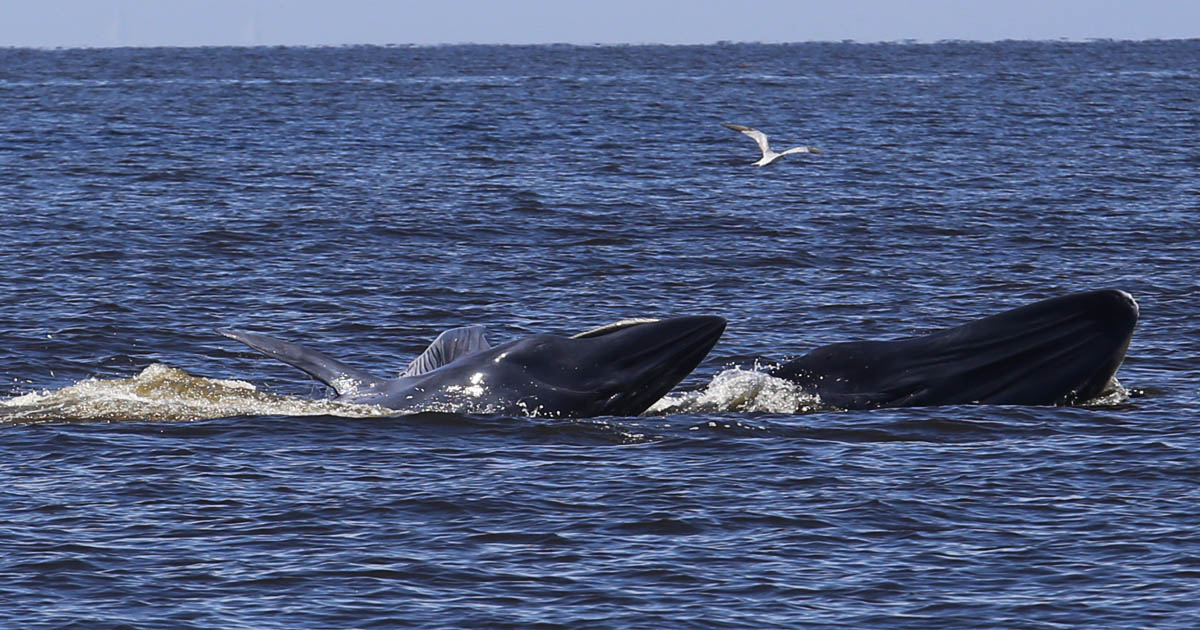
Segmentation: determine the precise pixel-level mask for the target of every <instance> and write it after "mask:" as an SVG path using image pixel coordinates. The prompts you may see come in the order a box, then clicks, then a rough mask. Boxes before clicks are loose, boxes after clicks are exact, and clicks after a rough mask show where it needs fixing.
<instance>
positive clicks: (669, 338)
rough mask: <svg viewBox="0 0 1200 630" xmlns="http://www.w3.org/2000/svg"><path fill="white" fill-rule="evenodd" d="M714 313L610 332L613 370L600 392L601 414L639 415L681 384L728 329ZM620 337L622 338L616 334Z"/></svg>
mask: <svg viewBox="0 0 1200 630" xmlns="http://www.w3.org/2000/svg"><path fill="white" fill-rule="evenodd" d="M725 326H726V322H725V320H724V319H723V318H721V317H717V316H714V315H693V316H688V317H676V318H672V319H666V320H661V321H656V322H646V323H639V324H636V325H633V326H629V327H626V328H624V329H622V330H619V331H617V332H614V333H611V334H610V335H608V337H609V339H606V340H605V341H606V342H607V343H608V344H609V346H610V348H611V350H610V354H611V355H612V356H611V357H610V360H611V366H610V368H609V369H610V373H609V374H608V375H606V379H605V380H606V381H607V383H606V384H605V386H604V387H602V388H600V389H602V390H608V391H612V392H613V393H612V394H611V395H609V396H608V397H606V398H605V399H604V400H603V401H601V403H600V406H601V409H600V410H599V412H600V414H602V415H613V416H636V415H638V414H640V413H642V412H643V411H645V410H646V409H648V408H650V406H651V405H653V404H654V403H656V402H658V400H659V399H660V398H662V397H663V396H664V395H666V394H667V392H669V391H671V389H672V388H674V387H675V386H676V385H678V384H679V382H680V381H682V380H683V379H684V378H686V377H687V375H688V374H691V373H692V370H695V369H696V366H698V365H699V364H700V362H701V361H703V360H704V358H705V357H706V356H708V353H709V351H710V350H712V348H713V346H714V345H716V343H717V340H719V339H720V338H721V335H722V334H723V333H724V332H725ZM618 337H619V338H618Z"/></svg>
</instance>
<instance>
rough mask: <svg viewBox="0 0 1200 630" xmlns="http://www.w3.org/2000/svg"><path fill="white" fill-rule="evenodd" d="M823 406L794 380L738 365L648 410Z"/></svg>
mask: <svg viewBox="0 0 1200 630" xmlns="http://www.w3.org/2000/svg"><path fill="white" fill-rule="evenodd" d="M820 408H821V401H820V399H818V398H817V397H816V396H814V395H812V394H809V393H807V392H805V391H804V390H803V389H801V388H800V387H799V386H797V385H796V384H795V383H792V382H791V381H787V380H784V379H781V378H775V377H774V376H770V375H768V374H765V373H763V372H759V371H756V370H747V369H744V368H739V367H734V368H729V369H727V370H724V371H722V372H720V373H719V374H717V375H716V376H714V377H713V379H712V382H710V383H709V384H708V386H706V387H705V388H704V389H701V390H697V391H692V392H681V393H673V394H668V395H667V396H665V397H663V398H662V399H661V400H659V401H658V402H656V403H654V404H653V405H651V407H650V409H649V410H647V411H646V413H647V414H649V415H666V414H676V413H714V412H723V411H732V412H758V413H803V412H807V411H814V410H816V409H820Z"/></svg>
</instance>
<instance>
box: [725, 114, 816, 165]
mask: <svg viewBox="0 0 1200 630" xmlns="http://www.w3.org/2000/svg"><path fill="white" fill-rule="evenodd" d="M721 124H722V125H724V126H726V127H728V128H730V129H732V130H734V131H740V132H742V133H744V134H746V135H747V136H749V137H750V139H752V140H754V142H755V143H756V144H758V148H759V150H761V151H762V159H760V160H759V161H757V162H755V163H754V165H755V166H766V165H768V164H770V163H771V162H774V161H775V160H778V159H779V158H781V157H783V156H785V155H788V154H790V153H822V151H821V150H820V149H818V148H815V147H792V148H790V149H788V150H787V151H784V152H783V153H776V152H774V151H772V150H771V145H770V144H769V143H768V142H767V134H765V133H763V132H761V131H759V130H757V129H752V128H750V127H747V126H745V125H735V124H733V123H721Z"/></svg>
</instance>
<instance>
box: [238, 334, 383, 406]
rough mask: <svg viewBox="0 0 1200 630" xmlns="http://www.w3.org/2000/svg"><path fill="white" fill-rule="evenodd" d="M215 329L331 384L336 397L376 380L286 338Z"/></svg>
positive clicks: (369, 375)
mask: <svg viewBox="0 0 1200 630" xmlns="http://www.w3.org/2000/svg"><path fill="white" fill-rule="evenodd" d="M217 332H219V333H221V334H222V335H225V336H226V337H229V338H230V339H236V340H238V341H240V342H242V343H244V344H246V345H247V346H250V347H251V348H254V349H255V350H258V351H259V352H261V353H263V354H265V355H267V356H269V357H271V358H274V359H278V360H280V361H283V362H284V363H287V364H288V365H291V366H292V367H296V368H299V369H301V370H303V371H304V372H306V373H307V374H309V375H310V376H312V377H313V378H315V379H317V380H319V381H321V382H322V383H325V384H326V385H328V386H329V387H332V388H333V389H334V391H336V392H337V393H338V395H339V396H340V395H342V394H345V393H347V392H348V391H351V390H352V389H355V388H359V387H362V386H364V385H371V384H374V383H376V382H378V380H379V379H377V378H376V377H374V376H372V375H371V374H368V373H366V372H364V371H362V370H359V369H357V368H354V367H350V366H349V365H346V364H345V363H342V362H341V361H338V360H337V359H334V358H333V357H330V356H327V355H325V354H322V353H320V352H317V351H316V350H309V349H308V348H305V347H303V346H300V345H297V344H294V343H291V342H288V341H283V340H280V339H273V338H271V337H268V336H266V335H259V334H255V333H250V332H245V331H242V330H233V329H230V328H218V329H217Z"/></svg>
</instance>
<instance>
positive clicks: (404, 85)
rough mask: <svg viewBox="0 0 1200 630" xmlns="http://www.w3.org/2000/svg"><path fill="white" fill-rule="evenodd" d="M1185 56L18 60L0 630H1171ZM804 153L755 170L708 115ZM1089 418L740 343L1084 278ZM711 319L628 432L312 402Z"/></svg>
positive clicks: (3, 143) (1189, 405)
mask: <svg viewBox="0 0 1200 630" xmlns="http://www.w3.org/2000/svg"><path fill="white" fill-rule="evenodd" d="M1198 68H1200V42H1198V41H1171V42H1089V43H1063V42H1041V43H1036V42H1003V43H995V44H974V43H943V44H930V45H901V44H880V45H860V44H803V45H716V46H699V47H657V46H633V47H573V46H536V47H491V46H454V47H436V48H404V47H400V48H378V47H353V48H320V49H303V48H240V49H239V48H227V49H226V48H206V49H111V50H21V49H7V50H0V105H2V107H0V128H2V134H0V211H2V213H0V239H2V240H0V243H2V246H0V264H2V265H3V276H2V278H0V339H2V341H3V343H0V359H3V362H2V364H0V365H2V367H0V377H2V378H3V379H4V381H3V382H4V387H5V392H4V395H3V397H2V400H0V458H2V459H0V461H2V462H3V463H0V627H12V628H59V627H79V628H89V629H96V628H172V629H176V628H197V629H201V628H204V629H208V628H259V629H261V628H298V627H308V628H392V627H397V628H398V627H430V628H450V627H462V628H483V627H489V628H529V627H542V628H555V627H594V628H620V629H628V628H764V627H787V628H796V627H813V628H830V627H843V628H863V627H907V628H930V627H983V628H997V627H1003V628H1060V627H1130V628H1135V627H1136V628H1143V627H1157V628H1194V627H1196V626H1197V625H1198V624H1200V606H1198V605H1197V604H1196V593H1197V591H1198V590H1200V516H1197V513H1198V511H1197V509H1196V506H1197V504H1198V502H1200V456H1197V455H1196V452H1197V450H1198V449H1200V430H1198V429H1197V428H1196V427H1195V425H1196V423H1197V420H1198V417H1197V416H1198V413H1197V411H1198V409H1200V367H1198V365H1197V356H1198V355H1200V341H1198V339H1200V325H1198V324H1197V316H1196V314H1197V312H1198V307H1200V300H1198V299H1197V298H1198V296H1200V280H1198V279H1197V275H1198V273H1197V271H1198V265H1197V254H1196V252H1197V245H1198V244H1200V176H1198V174H1200V144H1198V143H1197V140H1196V139H1197V138H1200V71H1198V70H1197V69H1198ZM722 122H735V123H740V124H744V125H751V126H754V127H758V128H760V129H762V130H764V131H766V132H767V133H768V134H770V135H771V136H772V139H773V140H774V142H775V143H776V144H778V145H779V146H778V147H777V148H786V147H788V146H792V145H793V144H807V145H813V146H817V147H819V148H821V149H823V150H824V151H825V153H823V154H820V155H800V156H789V157H788V158H786V159H784V160H783V161H782V162H779V163H777V164H774V165H772V166H770V167H767V168H757V167H754V166H750V165H749V164H750V163H751V162H753V161H754V160H755V159H757V157H758V155H757V153H756V150H755V148H754V146H753V144H752V143H751V142H750V141H749V140H748V139H746V138H745V137H742V136H741V135H740V134H737V133H734V132H732V131H730V130H728V129H725V128H723V127H722V126H721V125H720V123H722ZM1104 287H1114V288H1119V289H1123V290H1125V291H1128V292H1129V293H1131V294H1132V295H1133V296H1134V297H1135V298H1136V299H1137V300H1138V302H1139V304H1140V306H1141V319H1140V322H1139V325H1138V328H1137V330H1136V331H1135V333H1134V337H1133V342H1132V344H1131V345H1130V348H1129V355H1128V358H1127V360H1126V362H1125V365H1124V366H1123V367H1122V368H1121V370H1120V372H1119V373H1118V377H1119V379H1120V381H1121V383H1122V385H1123V386H1124V387H1123V389H1122V390H1121V394H1120V395H1119V396H1116V397H1113V398H1111V399H1108V400H1105V401H1100V402H1098V403H1096V404H1092V405H1089V406H1083V407H943V408H925V409H900V410H882V411H867V412H839V411H833V410H828V409H822V408H821V407H820V405H816V404H814V401H813V400H812V398H811V397H809V396H807V395H806V394H805V393H804V392H801V391H797V390H795V389H794V388H790V387H789V386H787V385H786V384H784V383H782V382H780V381H775V380H773V379H769V378H767V377H766V376H765V375H763V374H762V373H761V372H759V371H758V370H757V369H756V367H757V366H759V365H762V364H764V363H766V362H769V361H771V360H775V359H781V358H784V357H786V356H789V355H795V354H800V353H802V352H804V351H806V350H808V349H811V348H812V347H814V346H816V345H821V344H826V343H831V342H836V341H844V340H851V339H886V338H891V337H898V336H904V335H909V334H917V333H923V332H928V331H931V330H934V329H937V328H940V327H943V326H948V325H953V324H957V323H961V322H964V321H967V320H969V319H972V318H975V317H978V316H981V315H985V314H990V313H993V312H997V311H1000V310H1003V309H1006V308H1010V307H1014V306H1019V305H1022V304H1025V303H1028V302H1032V301H1034V300H1037V299H1041V298H1045V297H1052V296H1055V295H1061V294H1064V293H1068V292H1072V291H1077V290H1086V289H1094V288H1104ZM687 314H716V315H720V316H723V317H725V318H726V319H728V320H729V328H728V330H727V331H726V333H725V336H724V337H723V338H722V340H721V341H720V342H719V343H718V344H717V346H716V348H715V349H714V350H713V352H712V353H711V354H710V355H709V356H708V358H707V359H706V360H705V361H704V363H702V364H701V366H700V367H699V368H698V369H697V370H696V372H695V373H693V374H692V375H691V376H689V377H688V378H687V379H686V380H685V381H684V383H682V384H681V386H680V388H679V390H678V392H677V393H674V394H672V395H670V396H668V398H667V399H665V400H664V401H662V402H661V403H660V404H659V405H657V406H656V407H655V408H654V409H653V410H652V411H651V412H650V413H648V414H646V415H643V416H640V417H636V418H614V417H606V418H596V419H589V420H561V419H549V418H527V417H492V416H470V415H454V414H438V413H417V414H411V415H405V416H394V415H387V414H386V412H385V411H384V410H380V409H377V408H371V407H363V406H349V405H342V404H338V403H334V402H332V401H328V400H322V399H323V398H324V395H325V393H324V392H323V391H322V388H321V387H320V386H319V385H317V384H315V383H314V382H313V381H311V380H309V379H308V378H307V377H305V376H304V374H302V373H301V372H299V371H297V370H294V369H293V368H290V367H288V366H286V365H283V364H281V363H276V362H273V361H271V360H270V359H267V358H265V357H261V356H258V355H256V354H255V353H253V352H251V351H248V350H247V349H246V348H244V347H241V346H240V345H239V344H237V343H235V342H233V341H231V340H228V339H225V338H223V337H221V336H219V335H217V334H216V333H215V332H214V331H213V329H214V328H216V327H222V326H234V327H239V328H245V329H248V330H253V331H256V332H261V333H266V334H270V335H272V336H276V337H282V338H286V339H289V340H291V341H295V342H298V343H302V344H304V345H306V346H310V347H312V348H315V349H318V350H321V351H323V352H325V353H327V354H330V355H333V356H335V357H338V358H340V359H342V360H345V361H347V362H348V363H351V364H353V365H356V366H359V367H361V368H363V369H368V370H372V371H375V372H377V373H379V374H384V375H394V374H396V373H397V372H399V371H400V370H401V369H403V367H404V366H405V365H406V364H407V362H408V360H409V359H410V358H411V357H412V356H414V355H415V354H417V353H419V352H420V351H421V350H422V349H423V348H424V347H425V345H426V344H427V343H428V342H429V341H430V340H432V339H433V338H434V337H435V336H436V335H437V333H438V332H440V331H442V330H444V329H446V328H450V327H453V326H459V325H466V324H486V325H487V326H488V327H489V329H490V331H491V332H490V338H491V340H492V341H493V343H496V342H501V341H504V340H507V339H512V338H516V337H518V336H521V335H525V334H529V333H534V332H551V333H560V334H572V333H575V332H578V331H581V330H586V329H589V328H593V327H595V326H598V325H601V324H604V323H607V322H610V321H614V320H618V319H623V318H628V317H663V316H670V315H687Z"/></svg>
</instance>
